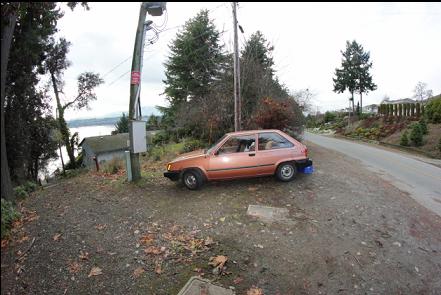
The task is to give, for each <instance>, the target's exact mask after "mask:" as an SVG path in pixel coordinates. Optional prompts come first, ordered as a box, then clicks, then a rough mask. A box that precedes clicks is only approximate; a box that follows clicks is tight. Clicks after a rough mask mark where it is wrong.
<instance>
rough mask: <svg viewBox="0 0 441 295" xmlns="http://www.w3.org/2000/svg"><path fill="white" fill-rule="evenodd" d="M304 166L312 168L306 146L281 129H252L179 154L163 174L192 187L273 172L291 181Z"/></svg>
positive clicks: (229, 134) (234, 133)
mask: <svg viewBox="0 0 441 295" xmlns="http://www.w3.org/2000/svg"><path fill="white" fill-rule="evenodd" d="M305 168H312V161H311V160H310V159H309V158H308V149H307V148H306V146H305V145H303V144H302V143H300V142H298V141H297V140H295V139H294V138H292V137H291V136H289V135H287V134H286V133H284V132H282V131H280V130H251V131H239V132H232V133H227V134H225V135H224V136H223V137H222V138H221V139H219V140H218V142H217V143H215V144H214V145H213V146H212V147H211V148H209V149H206V150H199V151H194V152H190V153H186V154H182V155H180V156H179V157H178V158H176V159H174V160H173V161H171V162H170V163H168V164H167V172H164V176H165V177H168V178H169V179H171V180H173V181H177V180H179V179H181V180H182V182H183V184H184V185H185V186H186V187H187V188H189V189H191V190H195V189H198V188H199V187H200V186H201V185H202V184H203V183H204V182H205V181H210V180H223V179H235V178H243V177H255V176H264V175H276V177H277V178H278V179H279V180H281V181H291V180H292V179H294V176H295V175H296V173H297V172H298V171H303V170H304V169H305ZM309 171H312V170H311V169H310V170H309Z"/></svg>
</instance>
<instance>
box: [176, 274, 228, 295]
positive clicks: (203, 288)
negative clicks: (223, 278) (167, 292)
mask: <svg viewBox="0 0 441 295" xmlns="http://www.w3.org/2000/svg"><path fill="white" fill-rule="evenodd" d="M178 295H234V293H233V291H232V290H229V289H225V288H223V287H219V286H216V285H213V284H212V283H211V282H210V281H208V280H206V279H202V278H200V277H196V276H195V277H191V278H190V279H189V280H188V282H187V283H186V284H185V286H184V288H182V289H181V291H179V293H178Z"/></svg>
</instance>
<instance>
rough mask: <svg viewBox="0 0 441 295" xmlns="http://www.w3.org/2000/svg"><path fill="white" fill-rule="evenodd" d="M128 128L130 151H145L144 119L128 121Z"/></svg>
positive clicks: (145, 133) (136, 152) (135, 152)
mask: <svg viewBox="0 0 441 295" xmlns="http://www.w3.org/2000/svg"><path fill="white" fill-rule="evenodd" d="M129 128H131V131H132V132H130V141H131V142H132V144H131V146H130V151H131V152H132V153H134V154H138V153H144V152H146V151H147V132H146V121H135V120H133V121H130V124H129Z"/></svg>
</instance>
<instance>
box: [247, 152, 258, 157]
mask: <svg viewBox="0 0 441 295" xmlns="http://www.w3.org/2000/svg"><path fill="white" fill-rule="evenodd" d="M255 155H256V154H254V153H253V154H248V156H250V157H254V156H255Z"/></svg>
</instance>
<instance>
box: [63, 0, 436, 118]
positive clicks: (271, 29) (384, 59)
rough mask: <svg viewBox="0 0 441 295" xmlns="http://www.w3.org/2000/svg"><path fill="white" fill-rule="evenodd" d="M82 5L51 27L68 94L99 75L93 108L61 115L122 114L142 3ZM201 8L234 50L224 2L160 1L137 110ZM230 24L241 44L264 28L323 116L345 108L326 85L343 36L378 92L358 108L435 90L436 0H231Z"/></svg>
mask: <svg viewBox="0 0 441 295" xmlns="http://www.w3.org/2000/svg"><path fill="white" fill-rule="evenodd" d="M89 5H90V10H89V11H85V10H83V8H81V7H79V8H77V9H75V11H73V12H71V11H70V10H68V9H67V8H66V6H65V5H63V9H64V10H65V11H66V15H65V16H64V17H63V18H62V20H61V21H60V22H59V24H58V27H59V30H60V31H59V35H60V36H64V37H65V38H67V39H68V40H69V41H71V42H72V47H71V51H70V53H69V59H70V60H71V61H72V64H73V65H72V66H71V67H70V68H69V69H68V70H67V71H66V75H65V78H66V88H65V93H66V96H67V97H70V96H74V94H75V91H76V77H77V76H78V75H79V74H80V73H81V72H83V71H94V72H98V73H100V74H102V75H105V74H107V75H105V76H104V79H105V84H103V85H102V86H100V87H99V88H98V89H97V94H98V100H97V101H95V102H93V103H92V104H91V110H89V111H86V110H84V111H80V112H78V111H68V112H67V114H66V117H67V118H68V119H73V118H86V117H92V118H93V117H103V116H105V115H106V114H109V113H115V112H122V111H124V112H127V110H128V104H129V86H130V85H129V83H130V81H129V78H130V75H129V71H130V67H131V55H132V52H133V46H134V38H135V33H136V26H137V22H138V16H139V7H140V3H90V4H89ZM203 8H207V9H209V10H210V17H211V18H212V19H213V20H214V22H215V24H216V26H217V28H218V30H219V31H221V32H224V33H223V34H222V35H221V40H222V42H223V43H224V44H225V48H226V49H227V50H231V49H232V48H233V47H232V41H233V25H232V12H231V4H230V2H217V3H216V2H215V3H171V2H170V3H167V14H168V17H167V18H168V21H167V23H166V29H168V30H166V31H164V32H162V33H161V34H160V35H159V40H158V41H157V42H156V43H155V44H153V45H150V46H148V47H146V52H145V55H144V68H143V73H142V88H141V89H142V90H141V103H142V106H155V105H166V100H165V99H164V97H163V96H161V95H160V94H161V93H162V92H163V88H164V85H163V83H162V80H163V79H164V66H163V63H164V61H165V60H166V57H167V55H168V52H169V51H168V44H169V43H170V41H171V40H173V39H174V37H175V35H176V32H177V31H178V30H179V28H180V27H178V28H175V27H176V26H182V25H183V24H184V23H185V21H187V20H188V19H189V18H191V17H193V16H195V15H196V14H197V12H198V11H199V10H201V9H203ZM147 19H150V20H152V21H153V22H154V23H155V24H157V25H158V26H160V25H161V24H163V23H164V20H165V16H160V17H152V16H150V15H148V16H147ZM238 21H239V23H240V25H241V26H242V27H243V29H244V32H245V33H244V34H241V33H240V32H239V34H240V35H239V40H240V46H241V47H242V46H243V44H244V41H245V40H246V39H247V38H249V36H250V35H251V34H252V33H253V32H255V31H257V30H260V31H262V32H263V34H264V35H265V36H266V38H267V39H268V41H270V42H271V43H272V44H273V45H274V47H275V50H274V60H275V67H276V70H277V75H278V77H279V79H280V81H281V82H283V83H284V84H285V85H287V86H288V87H289V88H290V89H291V90H298V89H304V88H309V89H310V90H311V91H312V92H314V93H315V94H316V96H315V98H314V101H313V103H314V105H315V106H317V107H318V109H319V110H320V111H322V112H323V111H326V110H332V109H338V108H343V107H346V106H347V105H348V100H347V99H348V97H349V94H348V93H343V94H336V93H334V92H333V91H332V89H333V82H332V78H333V75H334V70H335V68H336V67H339V66H340V64H341V53H340V51H341V50H343V49H344V48H345V42H346V40H353V39H355V40H356V41H357V42H359V43H361V44H362V45H363V47H364V48H365V50H367V51H370V53H371V60H372V62H373V69H372V75H373V79H374V82H375V83H376V84H377V85H378V89H377V90H376V91H374V92H372V93H369V94H368V95H367V96H366V97H364V98H363V105H367V104H371V103H379V102H380V101H381V99H382V98H383V97H384V96H385V95H388V96H390V97H391V98H392V99H398V98H405V97H411V96H412V95H413V89H414V87H415V85H416V83H417V82H418V81H423V82H426V83H427V84H428V88H429V89H432V90H433V92H434V94H439V93H441V54H440V52H441V4H440V3H357V4H351V3H338V4H332V3H269V2H267V3H265V2H263V3H239V10H238ZM149 36H151V35H150V34H149V35H148V37H149ZM123 61H125V62H123ZM122 62H123V63H122ZM120 63H122V64H120ZM119 64H120V65H119ZM117 65H119V66H118V67H116V66H117ZM115 67H116V68H115ZM114 68H115V69H114ZM112 69H114V70H113V71H112V72H110V73H109V71H110V70H112ZM125 73H126V74H125ZM232 95H233V94H232ZM232 99H233V98H232Z"/></svg>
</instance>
